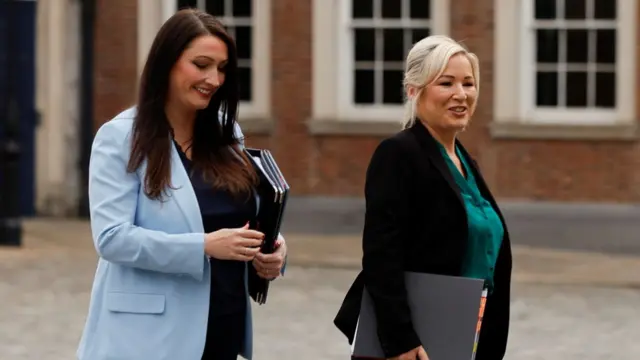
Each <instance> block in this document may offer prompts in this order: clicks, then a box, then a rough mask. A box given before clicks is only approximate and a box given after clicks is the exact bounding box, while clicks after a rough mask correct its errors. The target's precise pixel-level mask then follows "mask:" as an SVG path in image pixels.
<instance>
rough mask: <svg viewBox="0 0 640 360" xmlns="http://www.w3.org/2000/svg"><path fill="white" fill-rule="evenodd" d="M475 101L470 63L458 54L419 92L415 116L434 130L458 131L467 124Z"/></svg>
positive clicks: (474, 87)
mask: <svg viewBox="0 0 640 360" xmlns="http://www.w3.org/2000/svg"><path fill="white" fill-rule="evenodd" d="M477 98H478V90H477V88H476V83H475V79H474V77H473V68H472V66H471V62H469V59H468V58H467V56H465V55H464V54H457V55H454V56H452V57H451V58H450V59H449V62H448V64H447V67H446V68H445V69H444V71H443V72H442V74H441V75H440V76H439V77H438V78H437V79H435V81H433V82H432V83H431V84H429V85H427V86H426V87H425V88H424V90H423V91H422V94H421V96H420V99H419V100H418V106H417V115H418V117H419V118H420V119H422V120H423V121H424V122H426V123H427V124H428V126H429V127H430V128H432V129H434V130H436V131H444V132H451V131H454V132H458V131H461V130H463V129H464V128H465V127H466V126H467V124H469V120H470V119H471V116H472V115H473V113H474V111H475V107H476V100H477Z"/></svg>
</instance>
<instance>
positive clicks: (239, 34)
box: [235, 26, 251, 59]
mask: <svg viewBox="0 0 640 360" xmlns="http://www.w3.org/2000/svg"><path fill="white" fill-rule="evenodd" d="M235 39H236V46H237V47H238V59H251V27H249V26H238V27H236V36H235Z"/></svg>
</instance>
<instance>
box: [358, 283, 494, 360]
mask: <svg viewBox="0 0 640 360" xmlns="http://www.w3.org/2000/svg"><path fill="white" fill-rule="evenodd" d="M405 284H406V288H407V299H408V302H409V308H410V310H411V320H412V322H413V326H414V329H415V331H416V334H417V335H418V338H419V339H420V342H421V343H422V346H423V347H424V349H425V351H426V352H427V355H428V356H429V359H433V360H467V359H468V360H473V359H474V358H475V352H476V347H477V340H478V336H479V333H480V326H481V322H482V317H483V313H484V304H485V301H486V296H487V291H486V289H485V287H484V280H481V279H472V278H464V277H456V276H446V275H435V274H426V273H416V272H405ZM351 353H352V355H353V356H354V357H356V358H370V359H384V358H385V356H384V353H383V351H382V348H381V346H380V342H379V339H378V334H377V325H376V317H375V315H374V308H373V303H372V300H371V296H370V294H369V293H368V291H367V290H366V287H365V289H364V292H363V294H362V302H361V307H360V315H359V318H358V323H357V325H356V332H355V335H354V338H353V342H352V345H351Z"/></svg>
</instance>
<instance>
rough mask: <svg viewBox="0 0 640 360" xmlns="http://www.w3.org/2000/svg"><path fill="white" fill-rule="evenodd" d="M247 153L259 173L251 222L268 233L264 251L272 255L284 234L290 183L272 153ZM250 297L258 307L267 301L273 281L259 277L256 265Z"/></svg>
mask: <svg viewBox="0 0 640 360" xmlns="http://www.w3.org/2000/svg"><path fill="white" fill-rule="evenodd" d="M244 153H245V155H246V156H247V158H248V159H249V161H250V162H251V165H252V166H253V168H254V169H255V171H256V173H257V174H258V178H259V183H258V186H257V188H256V192H257V193H258V196H259V198H260V201H259V206H258V212H257V216H256V218H255V219H254V221H251V222H250V223H249V227H250V228H251V229H254V230H257V231H260V232H262V233H263V234H264V243H263V244H262V247H261V249H260V251H261V252H262V253H264V254H272V253H273V252H274V251H275V243H276V240H277V239H278V234H280V227H281V226H282V218H283V214H284V211H285V208H286V204H287V199H288V197H289V184H288V183H287V181H286V180H285V177H284V175H282V172H281V171H280V168H279V167H278V164H277V163H276V161H275V159H274V158H273V155H272V154H271V152H270V151H269V150H265V149H253V148H245V149H244ZM248 269H249V271H248V287H249V295H250V296H251V298H252V299H253V300H254V301H255V302H256V303H258V304H261V305H262V304H264V303H266V301H267V294H268V292H269V280H266V279H263V278H261V277H259V276H258V273H257V271H256V269H255V268H254V267H253V266H249V267H248Z"/></svg>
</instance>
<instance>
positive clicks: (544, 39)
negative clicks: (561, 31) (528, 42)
mask: <svg viewBox="0 0 640 360" xmlns="http://www.w3.org/2000/svg"><path fill="white" fill-rule="evenodd" d="M536 33H537V46H538V55H537V59H538V62H541V63H557V62H558V30H549V29H540V30H537V31H536Z"/></svg>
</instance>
